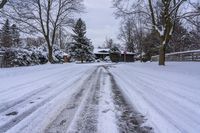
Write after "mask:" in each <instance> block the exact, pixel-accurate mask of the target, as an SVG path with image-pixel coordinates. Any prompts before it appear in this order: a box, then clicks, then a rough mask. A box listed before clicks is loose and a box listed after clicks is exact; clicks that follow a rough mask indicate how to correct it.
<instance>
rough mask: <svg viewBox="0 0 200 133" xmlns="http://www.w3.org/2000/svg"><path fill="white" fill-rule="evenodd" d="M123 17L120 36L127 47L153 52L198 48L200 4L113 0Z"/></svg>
mask: <svg viewBox="0 0 200 133" xmlns="http://www.w3.org/2000/svg"><path fill="white" fill-rule="evenodd" d="M113 6H114V8H115V9H116V12H115V16H116V17H117V18H119V19H120V20H121V27H120V34H119V39H120V40H121V41H122V42H123V43H124V44H125V46H126V48H127V50H128V51H135V52H139V53H140V54H141V56H142V55H144V53H145V55H146V56H147V58H150V56H152V55H155V54H159V65H165V53H166V52H176V51H182V50H191V49H199V48H200V45H199V37H200V32H199V27H200V23H199V22H200V17H199V16H200V10H199V9H200V4H199V1H191V0H137V1H134V0H132V1H127V0H113Z"/></svg>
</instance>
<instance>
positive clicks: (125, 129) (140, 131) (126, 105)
mask: <svg viewBox="0 0 200 133" xmlns="http://www.w3.org/2000/svg"><path fill="white" fill-rule="evenodd" d="M109 67H110V66H106V67H105V69H106V70H107V74H108V75H109V77H110V80H111V83H112V86H111V89H112V93H113V101H114V104H115V108H116V111H117V112H116V118H117V120H118V121H117V124H118V129H119V132H120V133H153V132H154V131H153V129H152V128H151V127H148V126H143V124H144V123H145V121H146V119H145V116H143V115H142V114H141V113H139V112H138V111H137V110H136V109H134V107H133V106H132V105H131V104H130V102H129V101H128V100H127V99H126V98H125V96H124V95H123V93H122V91H121V88H120V87H119V86H118V85H117V83H116V81H115V79H114V77H113V75H112V74H111V73H110V72H109V70H108V68H109Z"/></svg>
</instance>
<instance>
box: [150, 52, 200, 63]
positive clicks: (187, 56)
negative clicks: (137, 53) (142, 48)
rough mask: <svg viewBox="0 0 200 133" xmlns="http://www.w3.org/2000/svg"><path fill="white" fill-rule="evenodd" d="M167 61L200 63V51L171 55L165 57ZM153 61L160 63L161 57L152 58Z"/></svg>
mask: <svg viewBox="0 0 200 133" xmlns="http://www.w3.org/2000/svg"><path fill="white" fill-rule="evenodd" d="M165 59H166V61H200V50H192V51H183V52H175V53H169V54H166V56H165ZM151 60H152V61H158V60H159V56H158V55H157V56H152V57H151Z"/></svg>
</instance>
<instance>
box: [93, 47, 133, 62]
mask: <svg viewBox="0 0 200 133" xmlns="http://www.w3.org/2000/svg"><path fill="white" fill-rule="evenodd" d="M120 53H121V54H120V57H119V59H118V60H119V61H120V62H134V61H135V55H136V54H135V53H132V52H125V51H120ZM94 54H95V56H96V59H100V60H104V59H105V58H106V57H109V56H110V49H108V48H107V49H103V48H96V49H94Z"/></svg>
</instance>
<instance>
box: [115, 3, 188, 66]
mask: <svg viewBox="0 0 200 133" xmlns="http://www.w3.org/2000/svg"><path fill="white" fill-rule="evenodd" d="M184 1H187V0H158V1H153V0H148V1H145V0H138V1H132V3H131V2H130V1H129V0H114V6H115V7H116V9H117V12H116V15H117V16H124V15H130V14H138V13H140V14H141V13H142V14H144V16H145V17H146V19H149V20H151V21H150V23H149V24H150V25H151V27H152V29H154V30H155V31H157V33H158V35H159V36H160V40H161V44H160V48H159V65H165V49H166V46H167V44H168V43H169V41H170V39H171V36H172V33H173V30H174V26H175V24H176V19H177V17H178V15H179V10H180V7H181V6H182V4H183V3H184ZM125 3H126V4H125ZM158 4H159V8H158ZM127 5H129V6H127ZM148 26H149V25H148Z"/></svg>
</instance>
